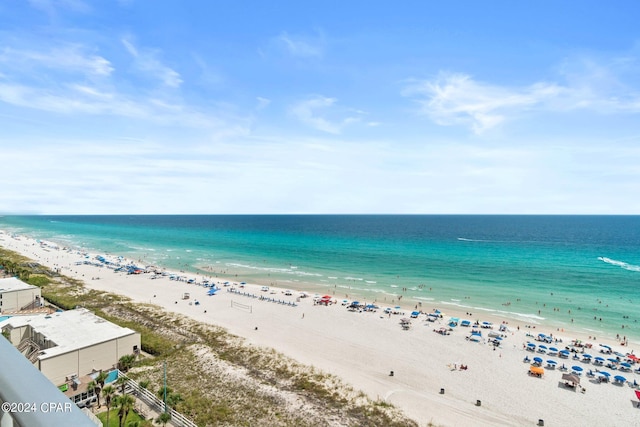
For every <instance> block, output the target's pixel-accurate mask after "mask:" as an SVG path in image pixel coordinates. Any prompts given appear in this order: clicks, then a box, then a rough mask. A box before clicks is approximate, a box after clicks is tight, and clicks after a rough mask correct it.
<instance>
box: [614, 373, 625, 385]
mask: <svg viewBox="0 0 640 427" xmlns="http://www.w3.org/2000/svg"><path fill="white" fill-rule="evenodd" d="M613 379H614V380H616V381H620V382H621V383H623V382H625V381H627V379H626V378H625V377H623V376H622V375H616V376H615V377H613Z"/></svg>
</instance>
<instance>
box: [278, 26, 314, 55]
mask: <svg viewBox="0 0 640 427" xmlns="http://www.w3.org/2000/svg"><path fill="white" fill-rule="evenodd" d="M275 41H276V43H277V44H278V45H280V46H281V47H283V48H284V49H286V51H287V52H289V54H291V55H293V56H297V57H301V58H310V57H321V56H322V55H323V54H324V45H325V42H324V37H323V36H322V34H320V35H319V36H315V37H303V36H293V35H290V34H288V33H286V32H282V33H281V34H280V35H279V36H278V37H276V38H275Z"/></svg>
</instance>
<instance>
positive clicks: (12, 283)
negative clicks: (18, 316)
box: [0, 277, 37, 293]
mask: <svg viewBox="0 0 640 427" xmlns="http://www.w3.org/2000/svg"><path fill="white" fill-rule="evenodd" d="M36 287H37V286H33V285H30V284H28V283H25V282H23V281H22V280H20V279H18V278H16V277H6V278H4V279H0V293H3V292H11V291H22V290H26V289H34V288H36Z"/></svg>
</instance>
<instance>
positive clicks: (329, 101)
mask: <svg viewBox="0 0 640 427" xmlns="http://www.w3.org/2000/svg"><path fill="white" fill-rule="evenodd" d="M336 101H337V100H336V99H335V98H326V97H324V96H314V97H312V98H309V99H306V100H304V101H300V102H298V103H297V104H295V105H293V106H292V107H291V108H290V112H291V114H292V115H293V116H294V117H296V118H297V119H298V120H300V121H301V122H302V123H305V124H307V125H309V126H311V127H312V128H314V129H317V130H321V131H323V132H327V133H332V134H339V133H340V132H342V129H343V128H344V127H345V126H347V125H348V124H350V123H354V122H357V121H359V120H360V118H359V117H353V116H349V117H345V118H336V119H329V118H327V117H326V116H327V114H331V115H333V116H335V115H336V112H335V111H333V110H334V109H332V107H333V106H334V105H335V103H336ZM337 114H342V111H338V112H337Z"/></svg>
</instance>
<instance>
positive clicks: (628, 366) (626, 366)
mask: <svg viewBox="0 0 640 427" xmlns="http://www.w3.org/2000/svg"><path fill="white" fill-rule="evenodd" d="M620 366H624V367H625V368H631V365H630V364H629V363H627V362H622V363H621V364H620Z"/></svg>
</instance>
